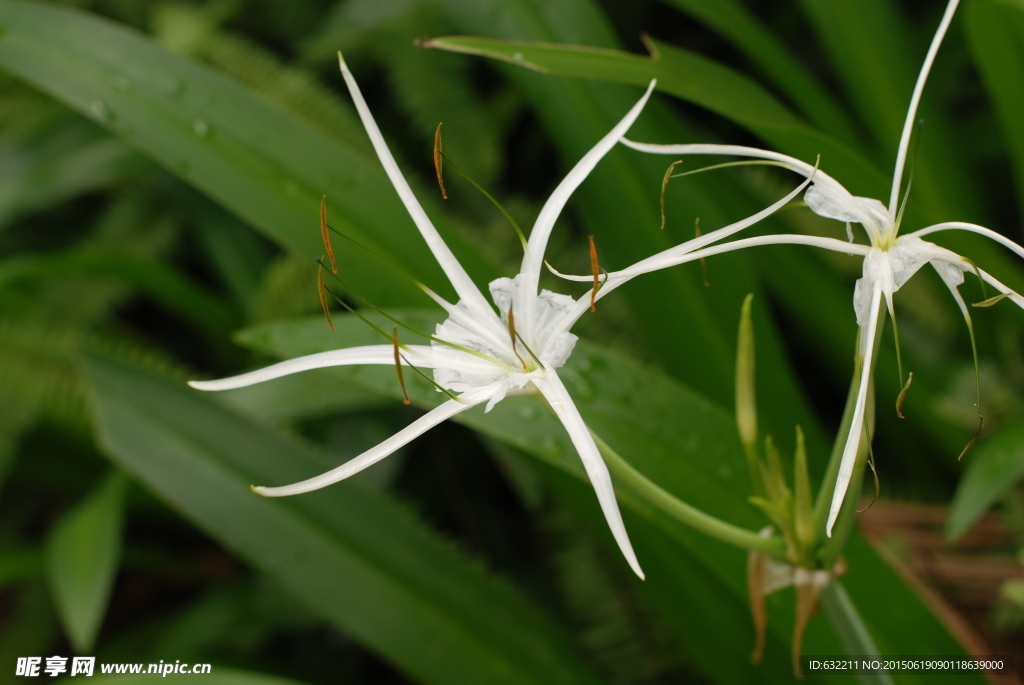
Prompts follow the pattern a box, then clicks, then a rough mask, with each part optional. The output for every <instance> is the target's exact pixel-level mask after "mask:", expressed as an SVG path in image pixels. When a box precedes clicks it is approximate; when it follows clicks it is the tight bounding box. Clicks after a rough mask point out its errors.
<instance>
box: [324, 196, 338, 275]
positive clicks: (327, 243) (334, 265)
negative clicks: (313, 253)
mask: <svg viewBox="0 0 1024 685" xmlns="http://www.w3.org/2000/svg"><path fill="white" fill-rule="evenodd" d="M320 236H321V237H322V238H323V239H324V249H325V250H327V258H328V259H330V260H331V273H332V274H336V273H338V262H336V261H335V260H334V250H332V249H331V233H330V227H329V226H328V225H327V196H326V195H324V196H323V197H322V198H320ZM321 292H323V289H322V288H321Z"/></svg>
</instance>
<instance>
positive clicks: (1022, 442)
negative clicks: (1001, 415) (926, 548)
mask: <svg viewBox="0 0 1024 685" xmlns="http://www.w3.org/2000/svg"><path fill="white" fill-rule="evenodd" d="M964 461H966V462H967V469H966V470H965V472H964V475H963V478H962V479H961V481H960V485H959V486H958V487H957V489H956V494H954V495H953V502H952V504H951V505H950V509H949V519H948V520H947V521H946V539H947V540H950V541H954V540H956V539H957V538H959V537H960V536H961V535H963V534H964V533H966V532H967V531H968V530H969V529H970V527H971V526H973V525H974V524H975V522H976V521H977V520H978V519H979V518H981V515H982V514H984V513H985V512H986V511H988V509H989V507H991V506H992V505H993V504H995V502H996V500H998V499H999V498H1000V497H1002V496H1003V495H1004V494H1006V493H1007V492H1008V491H1009V490H1010V489H1011V488H1013V487H1015V486H1016V485H1017V483H1019V482H1020V480H1021V478H1024V422H1017V423H1014V424H1011V425H1009V426H1006V427H1005V428H1002V429H1001V430H1000V431H999V432H998V433H996V434H995V435H993V436H992V437H990V438H988V439H986V440H985V441H984V442H982V443H981V444H979V445H977V446H976V447H975V448H974V449H973V450H971V451H970V452H968V453H967V455H966V456H965V457H964Z"/></svg>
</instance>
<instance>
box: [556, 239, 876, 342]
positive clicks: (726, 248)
mask: <svg viewBox="0 0 1024 685" xmlns="http://www.w3.org/2000/svg"><path fill="white" fill-rule="evenodd" d="M723 230H724V229H723ZM707 235H712V234H711V233H708V234H707ZM701 237H702V238H703V237H704V236H701ZM691 242H693V241H691ZM760 245H811V246H813V247H820V248H824V249H826V250H832V251H834V252H842V253H843V254H848V255H858V256H867V254H868V253H870V252H871V248H870V247H868V246H867V245H858V244H855V243H847V242H843V241H842V240H836V239H835V238H820V237H818V236H811V235H797V234H786V233H783V234H779V235H764V236H757V237H756V238H743V239H742V240H734V241H732V242H729V243H724V244H722V245H715V246H713V247H708V248H704V249H702V250H695V251H693V252H684V253H679V254H673V255H668V256H664V257H662V255H665V252H662V253H659V254H657V255H654V256H653V257H649V258H647V259H645V260H643V261H642V262H638V263H637V264H635V265H633V266H631V267H628V268H626V269H623V270H621V271H613V272H611V273H609V274H608V279H607V280H606V281H605V282H604V284H603V285H602V286H601V289H600V290H598V291H597V297H596V298H595V301H597V300H600V299H601V298H602V297H604V296H605V295H607V294H609V293H611V291H613V290H615V289H616V288H618V287H619V286H620V285H623V284H624V283H628V282H629V281H631V280H632V279H634V278H636V277H637V276H640V275H643V274H646V273H650V272H652V271H658V270H660V269H666V268H668V267H671V266H677V265H679V264H686V263H688V262H694V261H697V260H699V259H703V258H705V257H712V256H714V255H717V254H722V253H725V252H732V251H734V250H741V249H743V248H746V247H757V246H760ZM677 247H682V246H677ZM672 249H676V248H672ZM666 252H669V250H666ZM659 258H661V259H663V261H661V260H660V259H659ZM551 271H552V272H553V273H554V274H555V275H556V276H558V277H559V278H563V279H565V280H567V281H577V282H580V283H585V282H590V281H592V280H593V278H594V277H593V276H576V275H572V274H563V273H561V272H560V271H557V270H555V269H551ZM588 311H590V293H589V292H588V293H587V294H586V295H583V296H581V297H580V298H579V299H578V300H577V301H576V304H575V305H574V306H573V308H572V309H571V310H570V311H569V312H568V313H567V314H566V315H565V316H564V317H563V319H562V321H561V322H560V323H559V325H558V328H557V329H556V332H563V331H568V330H570V329H571V328H572V327H573V326H574V325H575V324H576V322H577V321H579V319H580V317H581V316H583V315H584V314H586V313H587V312H588Z"/></svg>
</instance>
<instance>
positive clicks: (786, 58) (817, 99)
mask: <svg viewBox="0 0 1024 685" xmlns="http://www.w3.org/2000/svg"><path fill="white" fill-rule="evenodd" d="M662 1H663V2H664V3H665V4H668V5H672V6H673V7H675V8H677V9H679V10H681V11H683V12H685V13H687V14H689V15H691V16H693V17H694V18H696V19H697V20H698V21H700V22H702V23H703V24H705V25H707V26H708V27H709V28H711V29H712V30H714V31H716V32H718V33H720V34H721V35H722V36H724V37H725V38H727V39H728V40H729V41H730V42H731V43H732V44H733V46H735V47H736V48H737V49H738V50H740V51H741V52H743V53H744V54H745V55H746V56H747V58H748V59H749V60H750V63H751V66H753V67H754V68H755V69H757V70H758V71H760V72H762V73H764V74H765V75H766V76H768V77H769V78H771V79H772V80H773V81H774V83H775V85H776V87H777V88H778V89H779V90H781V91H782V92H783V93H784V94H785V95H786V96H787V97H788V98H789V99H790V100H792V101H793V103H794V104H796V105H798V106H799V107H800V109H801V110H802V111H803V114H804V116H805V117H807V118H808V119H809V120H810V121H813V122H814V123H815V124H817V125H818V127H820V128H821V129H822V130H824V131H825V132H827V133H830V134H831V135H833V136H835V137H837V138H839V139H840V140H842V141H843V142H845V143H847V144H855V143H856V141H857V135H856V134H855V133H854V128H853V124H852V122H851V119H850V117H849V115H848V114H847V113H846V112H844V111H843V108H842V106H841V105H840V104H839V103H837V102H836V101H835V99H834V98H833V97H832V96H831V95H830V94H829V93H828V92H827V91H826V90H825V89H824V88H822V87H821V85H820V84H819V83H818V82H817V80H816V79H815V77H814V75H813V74H812V73H811V72H810V71H809V70H808V69H807V68H806V67H805V66H804V65H803V64H802V63H801V62H800V60H798V59H797V58H796V57H795V56H794V55H793V54H792V52H790V51H789V50H788V49H787V47H786V46H785V45H784V44H783V42H782V41H781V40H779V39H778V38H776V37H775V35H773V34H772V32H771V31H769V30H768V29H767V28H765V26H764V25H763V24H762V23H761V22H760V21H758V19H757V18H755V17H754V16H753V14H751V13H750V11H749V10H747V8H746V7H744V5H743V4H742V3H741V2H739V0H717V1H716V2H702V1H701V0H662Z"/></svg>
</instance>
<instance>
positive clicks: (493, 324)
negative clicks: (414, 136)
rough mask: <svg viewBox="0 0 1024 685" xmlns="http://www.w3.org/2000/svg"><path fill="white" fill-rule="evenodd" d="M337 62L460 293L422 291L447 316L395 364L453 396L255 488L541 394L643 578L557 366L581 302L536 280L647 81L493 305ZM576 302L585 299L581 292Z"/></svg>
mask: <svg viewBox="0 0 1024 685" xmlns="http://www.w3.org/2000/svg"><path fill="white" fill-rule="evenodd" d="M339 62H340V65H341V72H342V75H343V76H344V78H345V83H346V85H347V86H348V89H349V93H350V94H351V96H352V99H353V100H354V101H355V105H356V109H357V110H358V112H359V116H360V118H361V119H362V122H363V126H364V127H365V128H366V132H367V134H368V135H369V136H370V140H371V141H372V143H373V147H374V149H375V150H376V152H377V156H378V157H379V159H380V162H381V164H382V165H383V166H384V169H385V171H386V172H387V175H388V178H390V180H391V183H392V184H393V185H394V187H395V190H396V191H397V192H398V195H399V197H400V198H401V199H402V202H403V204H404V205H405V208H406V210H407V211H408V212H409V215H410V216H411V217H412V219H413V221H414V222H415V224H416V227H417V228H418V229H419V232H420V234H421V235H422V236H423V238H424V240H426V242H427V245H428V246H429V247H430V250H431V252H432V253H433V254H434V257H435V258H436V259H437V261H438V263H439V264H440V265H441V268H442V269H443V270H444V272H445V274H446V275H447V277H448V280H449V281H450V282H451V284H452V286H453V287H454V289H455V291H456V293H457V294H458V296H459V300H458V302H457V303H456V304H451V303H449V302H447V301H445V300H444V299H443V298H441V297H440V296H438V295H436V294H435V293H433V292H430V291H429V290H428V294H429V295H431V297H433V298H434V300H435V301H437V302H438V304H440V305H441V306H442V307H443V308H444V309H445V310H446V311H447V313H448V319H447V320H445V321H444V322H443V323H441V324H439V325H438V326H437V328H436V331H435V336H434V339H433V341H432V343H431V345H429V346H427V345H408V346H403V348H402V349H403V350H404V351H405V354H403V355H402V358H403V361H405V363H406V364H414V365H416V366H417V367H423V368H430V369H433V374H434V381H435V382H436V383H437V384H438V386H440V387H441V388H444V389H445V391H447V392H448V393H449V397H450V398H451V399H449V400H448V401H446V402H444V403H442V404H441V405H440V406H438V407H436V408H435V409H433V410H431V411H429V412H427V413H426V414H425V415H424V416H422V417H420V418H419V419H417V420H416V421H414V422H413V423H412V424H410V425H409V426H407V427H406V428H404V429H403V430H401V431H399V432H398V433H396V434H395V435H393V436H391V437H390V438H388V439H387V440H385V441H384V442H382V443H381V444H379V445H377V446H376V447H373V448H372V449H370V450H367V451H366V452H364V453H363V454H360V455H359V456H357V457H355V458H353V459H352V460H350V461H348V462H346V463H345V464H342V465H341V466H339V467H337V468H335V469H333V470H331V471H328V472H326V473H323V474H321V475H319V476H316V477H315V478H310V479H308V480H305V481H302V482H300V483H295V484H293V485H287V486H283V487H256V488H253V489H254V490H255V491H256V492H258V493H259V494H261V495H266V496H268V497H281V496H286V495H295V494H299V493H304V492H310V491H312V490H317V489H319V488H322V487H325V486H327V485H330V484H332V483H336V482H338V481H340V480H343V479H345V478H348V477H349V476H351V475H353V474H355V473H358V472H359V471H362V470H363V469H365V468H366V467H368V466H370V465H372V464H374V463H376V462H378V461H380V460H381V459H383V458H384V457H386V456H388V455H390V454H391V453H393V452H394V451H395V450H397V449H398V448H400V447H402V446H403V445H405V444H406V443H408V442H410V441H411V440H413V439H414V438H415V437H417V436H418V435H421V434H422V433H424V432H426V431H428V430H429V429H431V428H432V427H434V426H436V425H437V424H439V423H441V422H443V421H445V420H446V419H449V418H451V417H453V416H455V415H456V414H459V413H461V412H464V411H466V410H467V409H470V408H471V407H474V406H476V405H478V404H483V403H486V405H487V406H486V409H485V411H489V410H490V409H491V408H492V407H493V406H494V405H495V404H496V403H497V402H500V401H501V400H502V399H503V398H504V397H505V396H507V395H511V394H524V393H539V394H540V395H542V396H543V397H544V399H545V400H546V401H547V403H548V404H549V405H550V406H551V408H552V410H553V411H554V412H555V414H556V415H557V416H558V418H559V420H560V421H561V422H562V425H564V426H565V428H566V430H567V431H568V433H569V437H570V438H571V440H572V443H573V445H574V446H575V447H576V450H577V452H578V453H579V455H580V459H581V460H582V461H583V466H584V468H585V470H586V472H587V475H588V477H589V478H590V482H591V485H593V487H594V491H595V492H596V494H597V499H598V501H599V503H600V505H601V508H602V510H603V512H604V515H605V518H606V520H607V522H608V526H609V528H610V529H611V532H612V535H613V536H614V538H615V540H616V542H617V543H618V545H619V548H620V549H621V550H622V554H623V555H624V556H625V558H626V560H627V562H628V563H629V565H630V566H631V567H632V569H633V571H634V572H635V573H636V574H637V575H638V576H639V577H640V578H643V577H644V574H643V571H641V569H640V565H639V563H638V562H637V559H636V555H635V554H634V552H633V547H632V545H631V544H630V541H629V537H628V535H627V534H626V528H625V526H624V525H623V522H622V515H621V513H620V512H619V508H618V504H617V503H616V501H615V491H614V489H613V487H612V481H611V476H610V475H609V473H608V468H607V466H605V463H604V461H603V460H602V458H601V455H600V453H599V451H598V448H597V446H596V444H595V443H594V439H593V438H592V437H591V435H590V432H589V430H588V428H587V426H586V424H585V423H584V422H583V418H582V417H581V416H580V413H579V410H578V409H577V408H576V405H575V404H574V403H573V401H572V398H571V397H570V396H569V393H568V391H567V390H566V388H565V386H564V385H563V384H562V381H561V379H560V378H559V377H558V372H557V369H558V368H559V367H561V366H562V365H563V364H564V363H565V361H566V359H568V357H569V355H570V353H571V352H572V349H573V346H574V345H575V344H576V340H577V338H576V336H575V335H572V334H571V333H569V328H571V326H572V325H573V324H574V323H575V322H576V320H577V319H578V318H579V317H580V316H581V315H582V313H583V311H585V309H584V310H579V308H578V307H577V306H576V300H575V299H574V298H572V297H569V296H567V295H559V294H556V293H552V292H550V291H548V290H540V291H539V290H538V279H539V276H540V268H541V265H542V263H543V261H544V250H545V247H546V245H547V241H548V237H549V236H550V234H551V229H552V227H553V226H554V223H555V220H556V219H557V218H558V215H559V214H560V213H561V211H562V209H563V207H564V206H565V203H566V202H567V201H568V199H569V196H570V195H571V194H572V192H573V191H574V190H575V189H576V188H577V187H578V186H579V185H580V183H582V182H583V180H584V179H585V178H586V177H587V176H588V175H589V174H590V172H591V171H592V170H593V169H594V167H595V166H596V165H597V163H598V162H599V161H600V160H601V158H602V157H604V156H605V154H607V153H608V151H609V150H611V149H612V148H613V147H614V146H615V145H616V143H617V142H618V140H619V139H620V138H621V137H622V136H623V135H624V134H625V133H626V131H627V130H628V129H629V127H630V126H631V125H632V124H633V122H634V121H635V120H636V118H637V117H638V116H639V115H640V112H641V110H642V109H643V107H644V105H645V104H646V102H647V100H648V98H649V97H650V95H651V92H652V90H653V89H654V85H655V82H654V81H652V82H651V84H650V86H649V87H648V89H647V92H646V93H644V95H643V97H642V98H640V100H639V102H637V103H636V105H634V106H633V108H632V109H630V110H629V112H628V113H627V114H626V116H625V117H623V119H622V121H620V122H619V123H618V124H617V125H616V126H615V128H613V129H612V130H611V131H610V132H609V133H608V134H607V135H606V136H605V137H604V138H602V139H601V140H600V141H599V142H598V143H597V145H595V146H594V147H593V149H591V150H590V151H589V152H588V153H587V154H586V155H585V156H584V157H583V158H582V159H581V160H580V161H579V162H577V164H576V166H575V167H573V169H572V171H570V172H569V174H568V175H567V176H566V177H565V178H564V179H563V180H562V181H561V183H559V184H558V187H557V188H555V191H554V192H553V193H552V194H551V197H550V198H548V200H547V202H546V203H545V204H544V206H543V208H542V209H541V212H540V214H539V216H538V218H537V221H536V223H535V224H534V226H533V230H532V232H531V234H530V238H529V241H528V243H527V244H526V248H525V255H524V257H523V263H522V269H521V271H520V273H519V274H518V275H516V277H515V278H511V279H509V278H499V279H497V280H495V281H493V282H492V283H491V284H490V292H491V298H492V299H493V301H494V305H495V306H496V307H497V312H495V309H494V308H492V306H491V305H490V304H489V303H488V301H487V300H486V298H485V297H484V295H483V294H482V293H481V292H480V290H479V289H478V288H477V286H476V285H475V284H474V283H473V281H472V280H471V279H470V278H469V275H468V274H467V273H466V271H465V269H463V267H462V265H461V264H459V262H458V260H456V258H455V256H454V255H453V254H452V252H451V251H450V250H449V248H448V246H447V245H446V244H445V242H444V240H443V239H442V238H441V236H440V234H439V233H438V232H437V229H436V228H434V225H433V224H432V223H431V221H430V219H429V218H428V217H427V214H426V212H424V211H423V208H422V207H421V206H420V203H419V202H418V201H417V199H416V197H415V196H414V195H413V193H412V190H411V189H410V188H409V184H408V183H407V182H406V180H405V178H404V177H403V176H402V172H401V171H400V170H399V168H398V165H397V164H396V163H395V160H394V158H393V157H392V155H391V152H390V151H389V150H388V146H387V143H386V142H385V141H384V138H383V136H382V135H381V132H380V130H379V129H378V127H377V124H376V122H375V121H374V119H373V115H372V114H371V113H370V110H369V108H368V107H367V105H366V102H365V100H364V99H363V96H362V94H361V93H360V91H359V87H358V86H357V85H356V82H355V79H354V78H353V77H352V74H351V73H350V72H349V70H348V67H347V66H346V65H345V61H344V60H343V59H341V55H340V54H339ZM581 299H582V300H583V301H585V302H589V295H588V296H586V297H583V298H581ZM395 363H396V353H395V347H394V346H392V345H390V344H384V345H370V346H365V347H355V348H350V349H341V350H334V351H330V352H322V353H319V354H313V355H309V356H305V357H299V358H297V359H292V360H289V361H285V362H281V363H279V364H274V365H272V366H269V367H267V368H264V369H260V370H257V371H252V372H250V373H245V374H242V375H239V376H234V377H232V378H225V379H222V380H215V381H192V382H191V383H190V385H191V386H192V387H194V388H198V389H200V390H228V389H231V388H240V387H243V386H247V385H252V384H254V383H261V382H263V381H266V380H270V379H272V378H278V377H280V376H285V375H288V374H292V373H298V372H300V371H306V370H308V369H317V368H323V367H327V366H341V365H349V364H395ZM456 394H457V396H456Z"/></svg>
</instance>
